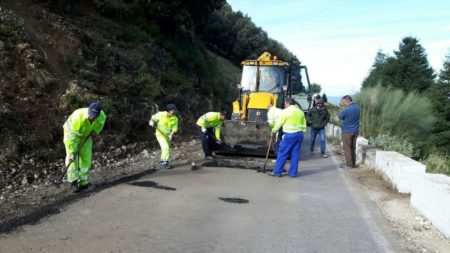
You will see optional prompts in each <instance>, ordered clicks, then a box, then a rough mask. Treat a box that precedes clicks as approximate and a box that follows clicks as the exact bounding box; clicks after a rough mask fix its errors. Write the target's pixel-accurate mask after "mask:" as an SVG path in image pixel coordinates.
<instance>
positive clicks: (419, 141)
mask: <svg viewBox="0 0 450 253" xmlns="http://www.w3.org/2000/svg"><path fill="white" fill-rule="evenodd" d="M355 101H356V103H357V104H359V105H360V106H361V121H360V123H361V125H360V127H361V128H360V133H361V135H362V136H365V137H367V138H371V137H372V138H374V137H377V136H379V135H387V136H396V137H397V138H398V139H399V140H402V139H406V140H407V141H408V142H411V143H412V144H413V145H414V147H416V148H418V150H422V148H423V147H424V145H425V143H426V141H427V138H428V136H429V134H430V132H431V129H432V127H433V123H434V121H435V118H434V116H433V110H432V105H431V102H430V100H429V99H428V98H427V97H425V96H420V95H418V94H417V93H414V92H411V93H408V94H405V93H404V92H403V91H401V90H399V89H394V88H386V87H382V86H381V85H378V86H375V87H371V88H364V89H362V90H361V92H359V93H358V94H357V95H356V96H355Z"/></svg>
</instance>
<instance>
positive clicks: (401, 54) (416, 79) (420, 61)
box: [392, 37, 435, 93]
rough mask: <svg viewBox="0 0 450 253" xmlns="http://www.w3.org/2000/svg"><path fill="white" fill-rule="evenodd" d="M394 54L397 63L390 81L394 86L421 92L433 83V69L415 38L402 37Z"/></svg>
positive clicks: (407, 90)
mask: <svg viewBox="0 0 450 253" xmlns="http://www.w3.org/2000/svg"><path fill="white" fill-rule="evenodd" d="M394 54H395V56H396V58H397V63H398V64H397V67H398V69H397V71H396V73H395V75H394V80H393V81H394V82H393V83H392V84H393V86H394V87H396V88H400V89H402V90H404V91H406V92H409V91H418V92H419V93H422V92H424V91H425V90H427V89H428V88H429V87H431V86H432V85H433V83H434V81H433V80H434V78H435V74H434V71H433V69H432V68H431V67H430V65H429V63H428V59H427V54H426V53H425V49H424V48H423V47H422V45H420V44H419V41H418V40H417V39H416V38H414V37H405V38H403V39H402V41H401V43H400V45H399V50H398V51H394Z"/></svg>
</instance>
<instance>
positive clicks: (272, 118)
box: [267, 106, 283, 128]
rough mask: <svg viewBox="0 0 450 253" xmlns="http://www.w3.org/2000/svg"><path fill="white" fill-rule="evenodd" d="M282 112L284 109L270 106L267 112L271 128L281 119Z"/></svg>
mask: <svg viewBox="0 0 450 253" xmlns="http://www.w3.org/2000/svg"><path fill="white" fill-rule="evenodd" d="M282 112H283V110H282V109H280V108H276V107H275V106H272V107H270V109H269V111H268V112H267V122H268V123H269V127H270V128H273V127H274V126H275V123H276V122H278V121H279V120H280V116H281V113H282Z"/></svg>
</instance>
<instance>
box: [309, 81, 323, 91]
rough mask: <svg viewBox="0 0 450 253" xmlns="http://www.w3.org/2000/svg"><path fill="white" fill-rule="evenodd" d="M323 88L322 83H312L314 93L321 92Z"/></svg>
mask: <svg viewBox="0 0 450 253" xmlns="http://www.w3.org/2000/svg"><path fill="white" fill-rule="evenodd" d="M321 90H322V86H320V84H318V83H312V84H311V92H312V93H320V91H321Z"/></svg>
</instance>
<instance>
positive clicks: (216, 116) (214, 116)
mask: <svg viewBox="0 0 450 253" xmlns="http://www.w3.org/2000/svg"><path fill="white" fill-rule="evenodd" d="M222 123H223V121H222V120H221V119H220V113H219V112H208V113H206V114H204V115H202V116H201V117H200V118H199V119H198V120H197V125H199V126H200V127H202V128H214V130H215V136H216V139H218V140H220V127H221V126H222Z"/></svg>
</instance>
